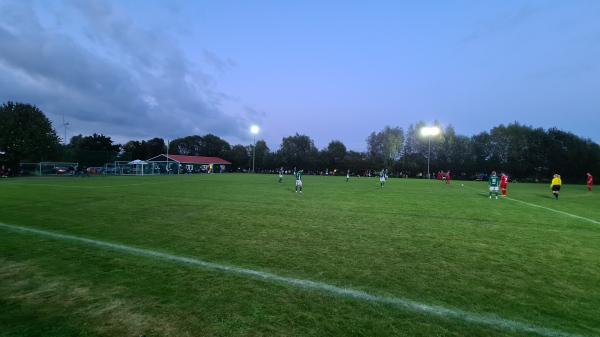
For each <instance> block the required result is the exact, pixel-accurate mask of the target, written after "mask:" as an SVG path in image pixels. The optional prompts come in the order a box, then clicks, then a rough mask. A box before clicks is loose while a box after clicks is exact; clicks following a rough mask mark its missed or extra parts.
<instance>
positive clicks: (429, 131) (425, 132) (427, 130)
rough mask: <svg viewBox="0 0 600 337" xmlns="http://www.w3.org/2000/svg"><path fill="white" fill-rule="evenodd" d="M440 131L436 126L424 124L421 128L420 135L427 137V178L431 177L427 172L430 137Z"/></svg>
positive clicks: (429, 155) (429, 156)
mask: <svg viewBox="0 0 600 337" xmlns="http://www.w3.org/2000/svg"><path fill="white" fill-rule="evenodd" d="M440 132H441V130H440V128H439V127H437V126H425V127H423V128H422V129H421V135H422V136H424V137H427V179H431V174H430V172H429V158H431V137H433V136H437V135H439V134H440Z"/></svg>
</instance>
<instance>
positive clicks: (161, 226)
mask: <svg viewBox="0 0 600 337" xmlns="http://www.w3.org/2000/svg"><path fill="white" fill-rule="evenodd" d="M461 184H462V182H460V181H452V183H451V184H450V185H449V186H447V185H443V184H441V183H439V182H437V181H425V180H411V179H390V180H389V181H388V182H387V183H386V186H385V188H384V189H380V188H379V181H378V179H377V178H364V177H361V178H352V179H351V180H350V182H348V183H346V182H345V178H344V177H313V176H305V177H304V193H303V194H302V195H300V194H297V193H294V182H293V178H292V177H291V176H286V177H284V182H283V183H281V184H279V183H278V182H277V177H276V176H274V175H240V174H222V175H197V176H176V177H97V178H66V177H65V178H37V179H10V180H2V181H0V336H2V337H5V336H53V337H54V336H61V337H62V336H64V337H67V336H69V337H72V336H132V337H137V336H142V335H144V336H147V337H151V336H178V337H182V336H548V337H558V336H600V194H599V193H598V192H592V193H589V192H587V190H586V189H585V187H583V186H577V185H566V186H563V191H562V192H561V197H560V200H558V201H556V200H553V198H552V196H551V194H550V191H549V186H547V185H545V184H544V185H542V184H519V183H515V184H511V185H509V198H508V199H500V200H495V199H493V200H490V199H488V197H487V185H486V183H484V182H483V183H482V182H464V186H461Z"/></svg>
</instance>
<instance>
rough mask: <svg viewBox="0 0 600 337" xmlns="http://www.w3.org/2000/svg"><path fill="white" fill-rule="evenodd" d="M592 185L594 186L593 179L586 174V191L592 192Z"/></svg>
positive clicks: (589, 174) (590, 175)
mask: <svg viewBox="0 0 600 337" xmlns="http://www.w3.org/2000/svg"><path fill="white" fill-rule="evenodd" d="M592 185H594V177H592V174H591V173H589V172H588V173H587V188H588V191H590V192H591V191H592Z"/></svg>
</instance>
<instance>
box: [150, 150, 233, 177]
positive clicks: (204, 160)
mask: <svg viewBox="0 0 600 337" xmlns="http://www.w3.org/2000/svg"><path fill="white" fill-rule="evenodd" d="M146 161H147V162H149V163H154V162H162V163H164V162H175V163H177V166H176V167H177V172H173V173H204V172H210V173H222V172H226V171H227V166H228V165H231V163H230V162H228V161H227V160H225V159H222V158H219V157H204V156H183V155H178V154H169V155H168V158H167V155H166V154H160V155H158V156H156V157H152V158H150V159H148V160H146ZM169 167H172V166H171V165H169Z"/></svg>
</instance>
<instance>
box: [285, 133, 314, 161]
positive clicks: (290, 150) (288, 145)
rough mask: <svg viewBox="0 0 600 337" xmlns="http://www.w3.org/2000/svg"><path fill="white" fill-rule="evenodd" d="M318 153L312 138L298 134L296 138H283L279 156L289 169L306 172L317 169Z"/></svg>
mask: <svg viewBox="0 0 600 337" xmlns="http://www.w3.org/2000/svg"><path fill="white" fill-rule="evenodd" d="M318 153H319V151H318V150H317V148H316V147H315V144H314V142H313V140H312V139H310V137H308V136H306V135H300V134H297V133H296V134H295V135H294V136H289V137H285V138H283V140H282V142H281V148H280V149H279V155H280V156H281V159H282V161H283V163H284V164H285V165H286V166H287V167H297V168H298V169H305V170H314V169H316V167H315V166H316V160H317V156H318Z"/></svg>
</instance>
